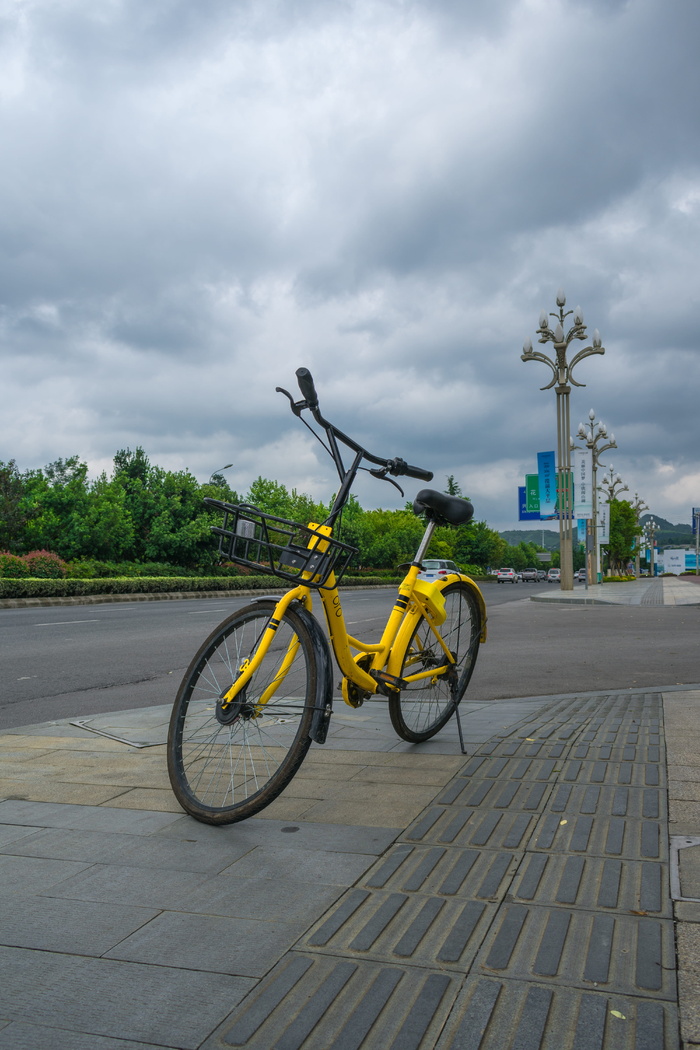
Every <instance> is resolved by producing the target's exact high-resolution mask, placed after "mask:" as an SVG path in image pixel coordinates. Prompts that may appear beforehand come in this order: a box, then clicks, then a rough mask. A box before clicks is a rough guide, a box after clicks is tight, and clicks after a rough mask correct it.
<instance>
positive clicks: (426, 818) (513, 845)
mask: <svg viewBox="0 0 700 1050" xmlns="http://www.w3.org/2000/svg"><path fill="white" fill-rule="evenodd" d="M538 817H539V810H536V811H534V812H533V813H528V812H523V813H518V812H513V811H511V810H499V809H492V810H490V809H485V808H483V807H480V808H478V809H472V808H470V807H467V806H463V807H447V806H445V807H441V806H430V807H429V808H428V809H427V810H426V812H425V813H423V814H422V815H421V816H420V817H419V818H418V819H417V820H416V821H414V823H413V824H412V825H411V827H410V828H408V830H407V831H405V832H404V834H403V835H401V836H400V838H401V841H406V840H408V841H411V842H431V843H432V842H434V843H437V844H441V843H445V844H449V845H452V846H461V847H468V846H478V847H479V848H480V849H507V850H517V849H523V848H524V846H525V843H526V842H527V840H528V838H529V836H530V835H531V833H532V832H533V830H534V828H535V824H536V822H537V820H538Z"/></svg>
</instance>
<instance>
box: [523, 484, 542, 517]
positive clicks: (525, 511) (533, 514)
mask: <svg viewBox="0 0 700 1050" xmlns="http://www.w3.org/2000/svg"><path fill="white" fill-rule="evenodd" d="M518 507H519V513H518V521H539V520H540V515H539V512H538V511H531V510H528V509H527V489H526V488H525V486H524V485H518Z"/></svg>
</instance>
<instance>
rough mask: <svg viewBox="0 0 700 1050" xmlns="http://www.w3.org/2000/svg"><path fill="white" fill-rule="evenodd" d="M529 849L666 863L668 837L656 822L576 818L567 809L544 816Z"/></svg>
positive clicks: (589, 817)
mask: <svg viewBox="0 0 700 1050" xmlns="http://www.w3.org/2000/svg"><path fill="white" fill-rule="evenodd" d="M528 848H529V849H531V850H553V851H555V852H557V853H589V854H591V855H595V856H599V857H601V856H613V857H627V858H629V859H631V860H663V861H667V860H668V838H667V836H666V835H665V833H664V829H663V827H662V825H661V824H660V823H659V821H657V820H637V819H634V818H631V817H626V816H619V817H618V816H606V815H600V816H592V815H586V814H578V815H577V814H576V813H567V811H566V810H562V811H560V812H550V813H547V814H546V815H545V816H543V817H542V818H541V820H540V822H539V824H538V825H537V829H536V831H535V832H534V834H533V836H532V838H531V839H530V841H529V843H528Z"/></svg>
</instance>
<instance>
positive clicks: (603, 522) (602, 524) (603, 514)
mask: <svg viewBox="0 0 700 1050" xmlns="http://www.w3.org/2000/svg"><path fill="white" fill-rule="evenodd" d="M596 534H597V539H598V543H610V504H609V503H607V502H606V501H605V500H604V499H600V500H598V517H597V519H596Z"/></svg>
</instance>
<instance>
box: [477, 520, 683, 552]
mask: <svg viewBox="0 0 700 1050" xmlns="http://www.w3.org/2000/svg"><path fill="white" fill-rule="evenodd" d="M650 518H653V519H654V521H655V522H656V524H657V529H656V542H657V544H658V546H659V547H693V546H694V545H695V537H694V536H693V529H692V526H691V525H685V524H684V523H683V522H681V523H680V524H678V525H674V524H673V522H671V521H666V519H665V518H660V517H658V515H656V514H642V516H641V518H640V523H641V524H642V525H646V523H647V521H649V519H650ZM498 535H499V536H501V537H502V539H504V540H505V541H506V543H509V544H510V545H511V547H517V546H518V544H519V543H536V544H537V546H538V547H544V548H545V550H548V551H558V550H559V530H558V529H557V530H556V532H555V531H554V529H508V530H507V531H506V532H499V534H498Z"/></svg>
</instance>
